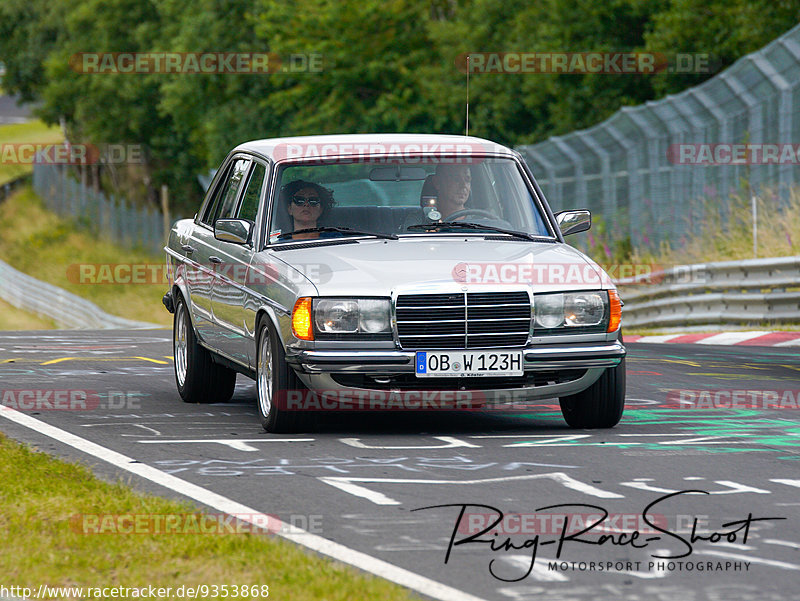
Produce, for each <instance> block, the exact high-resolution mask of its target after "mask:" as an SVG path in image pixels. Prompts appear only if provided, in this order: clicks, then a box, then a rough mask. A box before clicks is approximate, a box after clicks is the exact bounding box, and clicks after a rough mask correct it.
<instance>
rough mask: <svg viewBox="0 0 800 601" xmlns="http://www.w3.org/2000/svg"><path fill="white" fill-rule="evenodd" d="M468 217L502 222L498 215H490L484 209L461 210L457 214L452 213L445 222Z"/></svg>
mask: <svg viewBox="0 0 800 601" xmlns="http://www.w3.org/2000/svg"><path fill="white" fill-rule="evenodd" d="M467 215H475V216H476V217H486V218H488V219H492V220H493V221H500V218H499V217H498V216H497V215H495V214H494V213H490V212H489V211H484V210H483V209H461V210H460V211H456V212H455V213H450V214H449V215H448V216H447V217H446V218H445V221H455V220H456V219H458V218H459V217H466V216H467Z"/></svg>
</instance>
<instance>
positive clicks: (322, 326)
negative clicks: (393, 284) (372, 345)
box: [312, 298, 392, 338]
mask: <svg viewBox="0 0 800 601" xmlns="http://www.w3.org/2000/svg"><path fill="white" fill-rule="evenodd" d="M312 314H313V316H314V330H315V332H316V333H317V334H319V335H320V336H321V337H323V338H325V337H327V336H328V335H332V336H335V337H338V336H339V335H359V334H363V335H380V334H390V333H391V331H392V328H391V311H390V303H389V299H388V298H359V299H355V298H315V299H313V304H312Z"/></svg>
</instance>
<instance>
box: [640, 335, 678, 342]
mask: <svg viewBox="0 0 800 601" xmlns="http://www.w3.org/2000/svg"><path fill="white" fill-rule="evenodd" d="M679 336H683V334H663V335H660V336H642V337H641V338H639V339H638V340H637V341H636V342H646V343H648V344H660V343H663V342H669V341H670V340H672V339H673V338H678V337H679Z"/></svg>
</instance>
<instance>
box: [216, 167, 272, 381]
mask: <svg viewBox="0 0 800 601" xmlns="http://www.w3.org/2000/svg"><path fill="white" fill-rule="evenodd" d="M266 180H267V167H266V165H265V164H264V163H262V162H261V161H259V160H255V159H254V160H253V162H252V164H251V165H250V171H249V173H248V174H247V178H246V184H245V185H244V186H243V187H242V188H243V193H242V194H241V197H240V199H239V202H238V204H237V206H236V207H235V210H234V211H231V213H230V214H228V215H220V218H222V217H227V218H235V219H246V220H247V221H250V222H251V223H252V224H253V225H255V222H256V214H257V212H258V208H259V205H260V202H261V198H262V197H263V194H264V189H265V183H266ZM216 244H217V251H218V253H217V254H218V255H219V257H220V258H221V259H222V266H223V267H222V268H221V269H219V270H218V271H217V277H216V281H215V283H214V291H213V293H212V302H211V305H212V309H213V313H214V326H213V328H214V340H215V341H216V344H217V345H218V348H219V350H220V351H221V352H222V353H223V354H224V355H226V356H228V357H229V358H230V359H233V360H234V361H237V362H239V363H241V364H243V365H248V361H249V352H250V346H251V345H250V341H251V339H250V338H249V336H250V335H251V334H252V332H250V331H249V330H248V328H247V327H246V320H245V310H246V309H245V307H246V303H247V300H248V293H247V287H248V284H249V282H248V277H249V276H248V273H249V268H248V267H249V265H250V261H251V260H252V257H253V245H252V244H236V243H233V242H224V241H219V240H217V242H216Z"/></svg>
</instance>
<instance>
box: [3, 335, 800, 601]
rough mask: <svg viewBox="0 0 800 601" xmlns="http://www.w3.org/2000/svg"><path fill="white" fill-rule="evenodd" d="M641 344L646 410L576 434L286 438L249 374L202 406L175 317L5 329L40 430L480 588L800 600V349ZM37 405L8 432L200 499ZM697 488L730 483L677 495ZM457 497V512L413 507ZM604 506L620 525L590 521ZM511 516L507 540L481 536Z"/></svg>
mask: <svg viewBox="0 0 800 601" xmlns="http://www.w3.org/2000/svg"><path fill="white" fill-rule="evenodd" d="M628 350H629V355H628V361H627V367H628V399H627V409H626V414H625V416H624V417H623V421H622V423H621V424H620V425H619V426H617V427H616V428H614V429H613V430H609V431H589V430H570V429H569V428H567V427H566V425H565V424H564V422H563V420H562V419H561V415H560V413H559V411H558V405H557V401H556V400H555V399H554V400H552V401H545V402H541V403H537V404H535V405H529V406H526V407H514V408H509V409H508V410H507V411H464V412H452V411H447V412H445V411H433V412H432V411H426V412H422V411H405V412H397V411H387V412H382V413H363V412H361V413H356V412H327V413H322V414H320V415H317V416H316V418H315V421H314V424H313V426H312V427H311V428H310V429H309V430H308V432H304V433H301V434H293V435H288V436H287V435H274V434H266V433H264V432H263V430H262V429H261V427H260V425H259V423H258V419H257V417H256V412H255V407H254V404H255V385H254V383H253V382H251V381H250V380H247V379H246V378H243V377H241V376H240V377H239V380H238V382H237V389H236V393H235V395H234V398H233V400H232V401H231V402H230V403H225V404H215V405H206V406H200V405H188V404H185V403H183V402H181V400H180V397H179V396H178V393H177V391H176V388H175V382H174V377H173V372H172V357H171V355H172V349H171V333H170V332H168V331H166V330H154V331H136V332H122V331H112V332H109V331H102V332H75V331H69V332H68V331H50V332H5V333H0V389H2V394H3V397H2V399H3V405H5V406H8V407H11V408H16V409H19V410H20V413H22V414H24V415H25V416H26V418H27V417H32V418H34V419H35V420H38V421H36V422H35V423H36V424H40V423H41V422H44V423H45V424H50V425H52V426H56V427H57V428H59V429H60V430H63V431H66V432H68V433H71V434H73V435H76V436H78V437H80V438H81V439H85V440H88V441H91V442H92V443H95V444H96V445H101V446H102V447H105V448H107V449H111V450H113V451H116V452H117V453H121V454H122V455H124V456H126V457H128V458H132V459H133V460H135V461H134V463H138V464H141V465H143V466H150V467H152V468H156V469H158V470H160V471H161V472H164V473H167V474H171V475H173V476H175V477H176V478H179V479H181V480H183V481H185V482H189V483H192V484H194V485H197V486H199V487H202V488H203V489H207V490H208V491H211V492H213V493H217V494H218V495H222V496H223V497H226V498H227V499H230V500H233V501H235V502H237V503H240V504H242V505H243V506H247V507H249V508H253V509H255V510H257V511H259V512H263V513H267V514H272V515H277V516H278V517H279V518H280V519H281V520H283V521H284V522H285V523H289V524H293V525H295V526H297V527H299V528H302V529H304V530H307V531H310V532H311V533H313V534H317V535H320V536H321V537H324V538H325V539H329V540H332V541H335V542H337V543H340V544H341V545H344V546H345V547H347V548H349V549H353V550H355V551H360V552H361V553H364V554H366V555H369V556H372V557H375V558H378V559H380V560H383V561H384V562H388V563H389V564H393V565H394V566H399V567H401V568H404V569H405V570H408V571H410V572H413V573H415V574H419V575H421V576H424V577H427V578H428V579H430V580H432V581H435V582H438V583H442V584H444V585H447V586H449V587H452V588H454V589H457V590H458V591H462V592H463V593H464V598H479V599H491V600H495V599H496V600H508V601H526V600H540V599H546V600H547V601H567V600H570V601H573V600H574V601H581V600H587V601H588V600H591V601H612V600H613V601H618V600H627V601H635V600H642V601H644V600H647V601H740V600H741V601H745V600H753V601H783V600H786V601H794V600H796V599H797V598H798V593H797V583H798V572H797V570H798V569H800V524H799V523H798V516H800V511H799V510H800V470H799V469H798V468H799V467H800V461H799V460H800V446H798V443H800V420H799V419H798V416H800V412H799V411H798V403H800V399H799V398H798V394H800V348H794V349H793V348H791V347H784V348H780V347H771V348H766V347H765V348H761V347H753V346H745V347H736V346H733V347H730V346H728V347H714V346H703V345H678V344H675V345H647V344H631V345H629V347H628ZM681 390H683V391H684V393H683V394H681V393H680V392H679V391H681ZM48 391H49V392H48ZM58 391H61V392H58ZM63 391H73V392H67V393H65V392H63ZM75 391H78V392H80V393H86V394H87V395H88V398H90V399H93V400H94V402H90V403H88V404H87V405H86V406H85V407H84V408H83V409H82V410H71V409H70V408H67V409H63V408H61V409H56V408H54V407H55V406H56V405H58V403H55V404H53V403H52V402H51V401H50V399H56V398H58V399H64V398H69V395H70V394H73V395H74V394H75ZM686 391H694V392H686ZM700 391H724V392H722V394H717V395H716V396H714V395H710V394H708V393H707V394H705V395H701V394H700ZM764 391H768V393H767V394H763V393H764ZM773 393H775V394H773ZM48 394H50V396H47V395H48ZM36 395H38V398H39V399H40V400H39V401H38V402H34V405H35V406H33V407H32V408H31V406H30V404H29V403H30V402H31V401H30V399H32V398H37V396H36ZM65 395H67V396H66V397H65ZM26 403H28V404H27V405H26ZM48 403H50V405H48ZM59 406H61V407H64V405H63V404H62V405H59ZM18 415H19V413H17V411H8V410H0V431H2V432H4V433H5V434H7V435H9V436H10V437H12V438H15V439H17V440H21V441H24V442H27V443H29V444H32V445H35V446H36V447H38V448H40V449H42V450H44V451H47V452H50V453H53V454H55V455H59V456H63V457H67V458H68V459H70V460H73V461H80V462H83V463H86V464H90V465H92V467H93V469H94V470H95V472H96V473H98V474H99V475H101V476H103V477H106V478H123V479H124V480H126V481H130V482H131V483H132V484H133V485H135V486H137V487H138V488H140V489H142V490H148V491H151V492H155V493H157V494H161V495H165V496H171V497H176V496H179V495H178V493H177V492H175V491H174V490H170V489H168V488H165V487H164V486H161V485H159V484H156V483H154V482H153V481H152V479H150V480H148V479H144V478H140V477H137V476H133V475H131V473H130V471H125V470H123V469H120V468H118V467H115V466H114V465H113V464H112V463H109V462H108V461H107V460H105V458H100V457H98V456H92V455H91V454H88V453H86V452H82V451H80V450H78V449H77V448H76V446H75V445H72V446H70V445H68V444H64V443H63V442H60V441H59V440H56V439H54V438H52V437H51V435H50V434H45V433H43V431H47V432H49V431H48V430H47V428H46V427H44V428H37V429H38V431H37V430H34V429H32V428H30V427H28V425H24V424H29V423H32V422H29V421H25V420H24V419H23V420H20V419H12V417H14V416H18ZM23 422H24V423H23ZM61 440H65V439H64V438H62V439H61ZM104 457H105V456H104ZM689 490H695V491H704V492H706V493H709V494H702V493H700V492H695V493H688V492H686V493H682V494H673V493H681V491H689ZM670 495H672V496H670ZM654 502H655V505H653V506H652V507H651V508H650V509H649V511H648V515H649V519H648V521H644V520H643V519H642V517H641V515H642V513H643V512H644V511H645V509H646V508H647V507H648V505H650V504H651V503H654ZM436 505H449V506H447V507H438V508H432V509H421V510H419V511H413V510H415V509H419V508H424V507H430V506H436ZM462 505H482V506H484V507H470V506H468V507H466V508H464V515H463V516H462V518H461V520H460V525H459V527H458V528H456V523H457V521H458V519H459V515H460V512H461V509H462V507H461V506H462ZM553 505H559V506H560V507H556V508H550V509H543V508H546V507H548V506H553ZM587 505H589V506H590V507H587ZM603 510H606V511H607V512H608V514H609V515H608V517H607V518H606V519H605V520H604V521H603V522H602V523H598V524H597V525H596V526H595V527H594V528H593V529H592V530H591V531H590V532H586V533H583V534H581V533H580V530H581V529H583V528H586V527H587V526H586V525H585V524H586V522H587V521H588V522H589V525H590V526H591V524H592V523H596V522H599V520H600V519H599V518H597V517H596V516H597V515H598V514H599V513H600V512H602V511H603ZM498 512H503V513H504V514H505V517H504V519H503V521H502V522H500V523H499V525H498V528H500V530H499V531H498V530H495V532H498V535H497V536H492V535H491V534H490V533H484V534H480V533H481V530H482V529H484V525H485V524H487V521H488V520H489V519H490V518H492V521H493V518H494V517H496V516H498V515H499V513H498ZM764 518H770V519H764ZM777 518H785V519H783V520H778V519H777ZM695 520H697V522H696V523H697V528H696V532H695V540H694V542H691V541H692V525H693V524H694V523H695ZM648 522H649V523H648ZM634 531H638V534H635V533H634ZM622 532H627V534H622ZM715 533H717V534H715ZM601 534H605V535H606V536H605V537H603V538H602V539H601V538H600V536H599V535H601ZM537 535H538V538H537ZM745 535H746V543H745V542H744V538H745ZM470 536H473V538H475V539H482V540H484V541H488V542H478V541H477V540H476V541H473V542H469V541H467V539H468V538H469V537H470ZM698 537H702V538H698ZM708 539H711V540H708ZM601 540H602V542H603V544H598V543H600V542H601ZM504 541H510V543H508V544H504ZM451 542H452V543H453V544H452V546H451V548H450V556H449V559H448V561H447V563H445V556H446V553H447V551H448V547H449V546H450V543H451ZM459 542H460V543H461V544H456V543H459ZM559 546H560V549H559ZM559 551H560V557H559V558H558V561H557V562H556V557H557V554H558V553H559ZM534 552H535V553H536V558H535V563H533V567H532V568H531V560H532V557H533V553H534ZM656 556H660V557H661V558H658V557H656ZM678 556H682V557H678ZM669 557H671V558H672V559H667V558H669ZM637 562H638V563H637ZM549 564H552V565H549ZM551 568H555V569H551ZM526 573H527V576H526ZM267 584H269V583H267ZM422 588H425V587H424V586H423V587H422ZM429 593H430V594H431V596H433V597H440V598H441V597H442V596H441V595H439V594H437V593H436V591H435V590H434V589H430V590H429ZM467 595H471V596H472V597H467ZM451 598H455V597H451Z"/></svg>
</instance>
